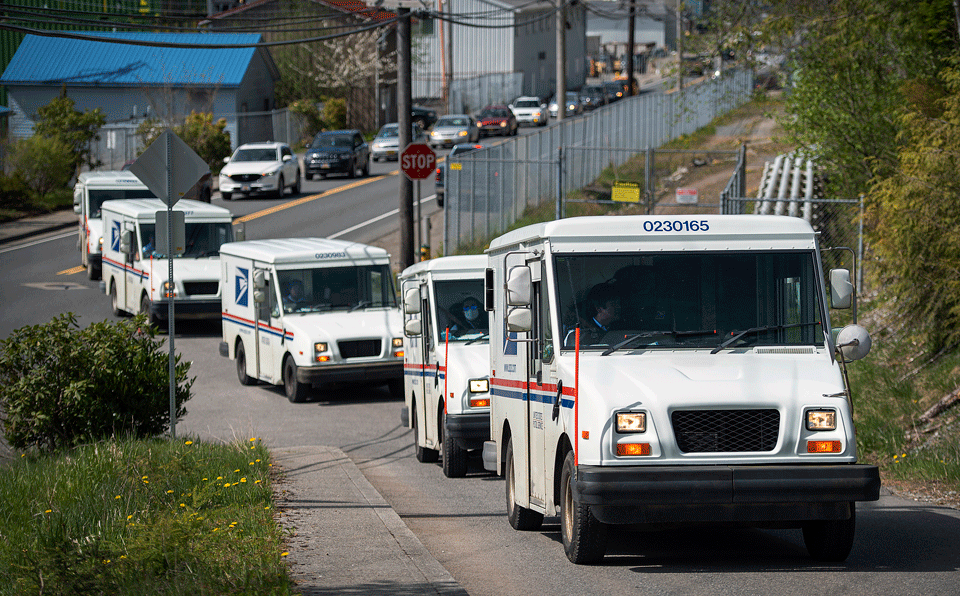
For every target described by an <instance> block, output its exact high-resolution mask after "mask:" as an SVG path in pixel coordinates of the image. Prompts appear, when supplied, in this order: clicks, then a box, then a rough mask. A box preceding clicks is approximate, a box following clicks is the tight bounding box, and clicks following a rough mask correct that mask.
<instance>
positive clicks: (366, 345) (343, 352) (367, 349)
mask: <svg viewBox="0 0 960 596" xmlns="http://www.w3.org/2000/svg"><path fill="white" fill-rule="evenodd" d="M380 344H381V342H380V340H379V339H358V340H351V341H338V342H337V348H338V349H339V350H340V357H341V358H368V357H370V356H379V355H380Z"/></svg>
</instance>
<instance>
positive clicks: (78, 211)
mask: <svg viewBox="0 0 960 596" xmlns="http://www.w3.org/2000/svg"><path fill="white" fill-rule="evenodd" d="M73 212H74V213H76V214H77V215H80V214H81V213H83V207H82V206H81V205H80V197H79V196H77V195H73Z"/></svg>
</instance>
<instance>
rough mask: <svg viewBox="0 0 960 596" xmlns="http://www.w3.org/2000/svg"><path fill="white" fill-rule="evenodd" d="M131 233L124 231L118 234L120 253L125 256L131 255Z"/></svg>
mask: <svg viewBox="0 0 960 596" xmlns="http://www.w3.org/2000/svg"><path fill="white" fill-rule="evenodd" d="M132 245H133V232H132V231H131V230H124V231H122V232H120V252H121V253H123V254H125V255H132V254H133V252H134V251H133V246H132Z"/></svg>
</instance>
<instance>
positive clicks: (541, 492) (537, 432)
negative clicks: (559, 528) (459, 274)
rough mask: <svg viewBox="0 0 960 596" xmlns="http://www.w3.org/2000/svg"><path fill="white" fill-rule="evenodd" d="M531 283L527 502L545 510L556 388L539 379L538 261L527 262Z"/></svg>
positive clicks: (525, 345) (541, 367)
mask: <svg viewBox="0 0 960 596" xmlns="http://www.w3.org/2000/svg"><path fill="white" fill-rule="evenodd" d="M529 265H530V271H531V274H532V276H531V277H532V280H533V288H532V289H533V292H532V299H533V303H532V304H531V305H530V307H531V311H532V314H533V328H532V329H531V331H530V339H531V340H533V341H531V342H527V343H522V344H520V345H521V346H523V347H524V348H525V349H526V351H527V354H526V367H527V400H526V402H527V422H528V427H527V429H528V433H527V437H528V439H527V440H528V441H529V445H528V449H527V453H528V454H529V457H530V460H529V467H528V469H529V470H530V502H531V504H536V505H537V506H539V507H546V503H547V481H546V479H547V476H548V473H547V469H546V462H547V460H546V457H545V454H546V450H547V447H548V445H549V444H550V441H548V440H547V428H548V423H549V422H550V413H551V411H552V410H553V397H554V395H553V394H555V393H556V389H554V388H552V387H551V386H550V385H549V384H547V383H545V381H544V379H543V362H542V358H541V352H542V350H541V348H540V345H541V335H542V334H541V332H540V324H541V322H540V320H539V319H540V317H539V313H540V311H541V308H540V305H541V302H542V300H543V297H542V295H541V294H542V292H543V283H542V281H541V275H540V274H541V265H540V263H538V262H533V263H529Z"/></svg>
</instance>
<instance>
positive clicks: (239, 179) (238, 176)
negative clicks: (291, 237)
mask: <svg viewBox="0 0 960 596" xmlns="http://www.w3.org/2000/svg"><path fill="white" fill-rule="evenodd" d="M223 161H224V163H226V165H225V166H223V169H222V170H220V196H221V197H223V200H224V201H229V200H230V199H232V198H233V196H234V195H259V194H266V195H273V196H275V197H276V198H278V199H279V198H281V197H283V193H284V192H286V190H287V188H290V190H291V192H292V193H293V194H300V160H298V159H297V156H296V155H295V154H294V153H293V150H292V149H290V146H289V145H287V144H286V143H247V144H246V145H240V146H239V147H237V150H236V151H234V153H233V155H232V156H230V157H225V158H224V159H223Z"/></svg>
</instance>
